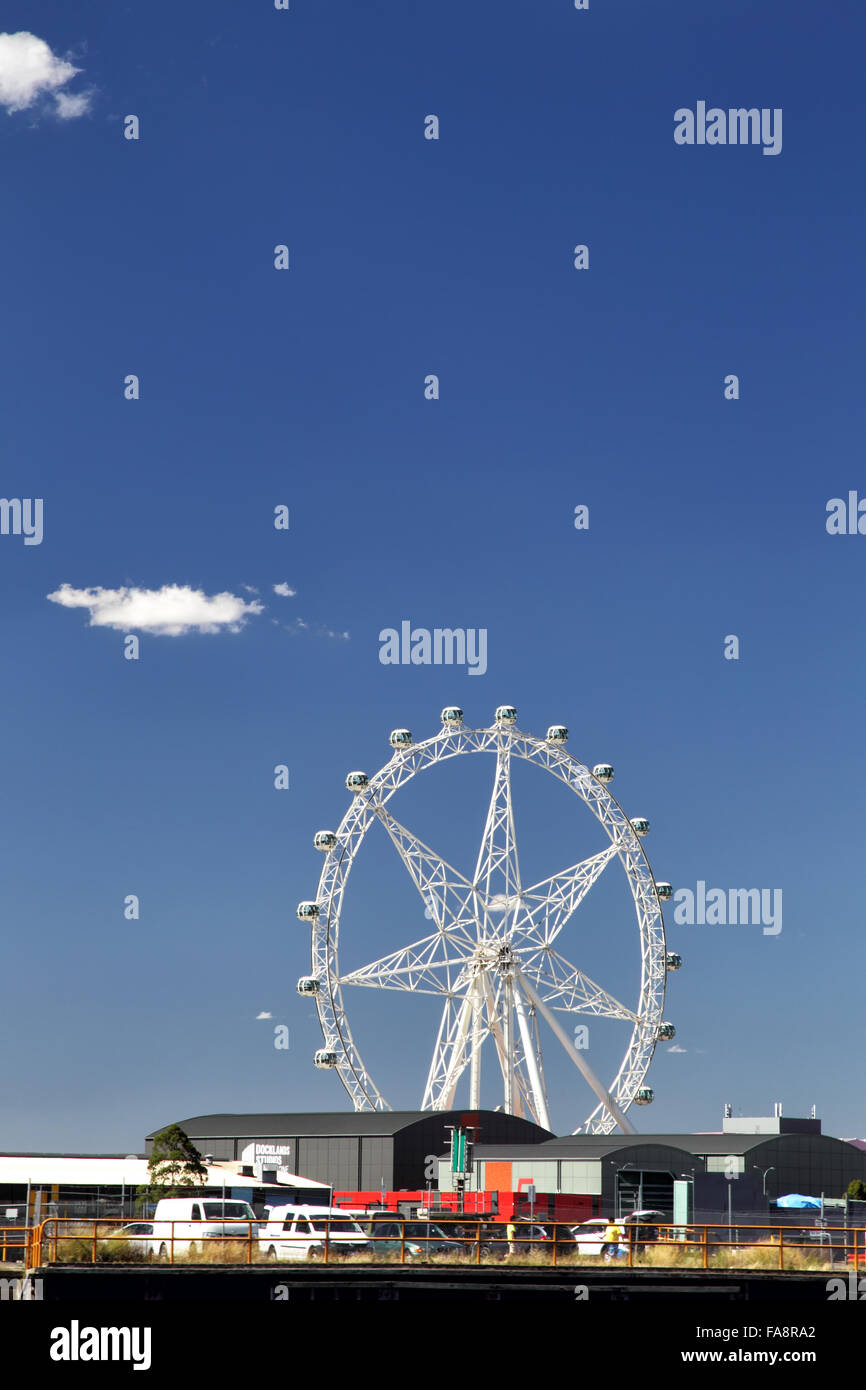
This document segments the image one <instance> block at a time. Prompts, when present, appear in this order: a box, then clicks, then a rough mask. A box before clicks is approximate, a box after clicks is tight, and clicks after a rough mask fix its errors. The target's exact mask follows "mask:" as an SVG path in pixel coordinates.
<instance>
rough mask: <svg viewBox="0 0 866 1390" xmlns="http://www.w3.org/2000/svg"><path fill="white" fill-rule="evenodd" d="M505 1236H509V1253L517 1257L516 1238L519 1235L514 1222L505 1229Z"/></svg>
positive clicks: (510, 1222)
mask: <svg viewBox="0 0 866 1390" xmlns="http://www.w3.org/2000/svg"><path fill="white" fill-rule="evenodd" d="M505 1234H506V1236H507V1238H508V1253H509V1255H516V1254H517V1241H516V1239H515V1237H516V1235H517V1227H516V1226H515V1224H514V1222H513V1221H509V1223H508V1225H507V1226H506V1227H505Z"/></svg>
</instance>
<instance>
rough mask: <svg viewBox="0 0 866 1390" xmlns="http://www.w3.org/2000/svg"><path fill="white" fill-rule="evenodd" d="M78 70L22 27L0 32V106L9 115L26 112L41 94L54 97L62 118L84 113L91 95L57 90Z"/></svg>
mask: <svg viewBox="0 0 866 1390" xmlns="http://www.w3.org/2000/svg"><path fill="white" fill-rule="evenodd" d="M80 71H81V69H80V68H76V67H74V66H73V65H72V63H69V62H67V60H66V59H65V58H58V56H57V55H56V54H55V53H52V52H51V49H50V48H49V46H48V44H47V43H46V42H45V40H44V39H40V38H37V36H36V35H35V34H30V33H27V32H25V31H24V30H21V31H20V32H19V33H17V34H0V106H4V107H5V108H6V110H7V111H8V112H9V113H10V114H11V113H12V112H13V111H26V110H27V109H28V108H29V107H31V106H33V105H34V104H35V103H36V102H37V101H38V100H39V98H40V97H51V96H53V97H54V100H55V112H56V114H57V115H58V116H59V117H60V118H61V120H66V121H68V120H71V119H72V118H73V117H75V116H83V115H84V113H85V111H87V110H88V108H89V106H90V96H89V95H82V96H71V95H70V94H69V93H68V92H61V91H60V90H59V89H60V88H61V87H65V86H66V84H67V82H70V81H71V80H72V78H73V77H76V76H77V74H78V73H79V72H80Z"/></svg>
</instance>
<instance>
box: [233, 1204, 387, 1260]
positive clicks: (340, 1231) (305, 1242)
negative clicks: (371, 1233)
mask: <svg viewBox="0 0 866 1390" xmlns="http://www.w3.org/2000/svg"><path fill="white" fill-rule="evenodd" d="M326 1233H327V1240H328V1259H329V1260H330V1259H331V1258H333V1257H335V1256H339V1255H354V1254H362V1253H363V1252H364V1251H369V1249H370V1242H369V1240H368V1239H367V1237H366V1236H365V1235H364V1232H363V1231H362V1230H361V1227H360V1226H359V1225H358V1223H357V1221H356V1220H355V1219H354V1217H353V1216H350V1215H349V1214H348V1213H347V1212H345V1211H341V1209H340V1208H339V1207H308V1206H301V1207H293V1206H287V1207H270V1208H269V1209H268V1219H267V1222H266V1224H265V1225H264V1226H263V1227H262V1228H261V1230H260V1232H259V1250H260V1251H261V1253H262V1254H263V1255H264V1256H265V1259H268V1260H320V1259H322V1258H323V1257H324V1253H325V1236H326Z"/></svg>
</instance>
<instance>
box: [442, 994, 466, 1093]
mask: <svg viewBox="0 0 866 1390" xmlns="http://www.w3.org/2000/svg"><path fill="white" fill-rule="evenodd" d="M471 1017H472V995H471V994H467V996H466V998H465V999H464V1000H463V1003H462V1004H461V1006H460V1013H459V1015H458V1021H457V1036H456V1038H455V1039H454V1042H453V1044H452V1050H451V1061H450V1063H449V1066H448V1074H447V1075H446V1077H445V1080H444V1081H443V1083H442V1100H441V1104H440V1107H439V1108H440V1109H441V1110H450V1109H451V1107H452V1106H453V1104H454V1092H455V1091H456V1090H457V1082H458V1081H459V1080H460V1074H461V1072H462V1071H463V1068H464V1066H465V1062H464V1060H463V1059H464V1054H465V1052H466V1039H467V1037H468V1036H469V1020H470V1018H471Z"/></svg>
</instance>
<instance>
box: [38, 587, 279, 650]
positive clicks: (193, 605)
mask: <svg viewBox="0 0 866 1390" xmlns="http://www.w3.org/2000/svg"><path fill="white" fill-rule="evenodd" d="M46 597H47V598H48V599H50V601H51V602H52V603H59V604H60V605H61V606H62V607H63V608H86V609H87V610H88V611H89V613H90V623H89V626H90V627H111V628H114V629H115V630H117V631H119V632H131V631H133V630H137V631H139V632H150V633H152V634H154V636H157V637H180V636H182V635H183V634H184V633H186V632H223V631H225V630H228V631H229V632H240V630H241V628H242V627H243V626H244V623H245V621H246V619H247V617H248V616H249V615H250V614H254V613H261V612H262V611H263V605H262V604H260V603H245V602H244V600H243V599H242V598H238V596H237V595H236V594H229V593H223V594H211V595H210V596H209V595H207V594H205V593H204V592H203V591H202V590H201V589H192V588H190V586H189V585H188V584H164V585H163V586H162V588H161V589H103V588H95V589H73V587H72V585H71V584H61V586H60V588H59V589H55V591H54V593H53V594H48V595H47V596H46Z"/></svg>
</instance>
